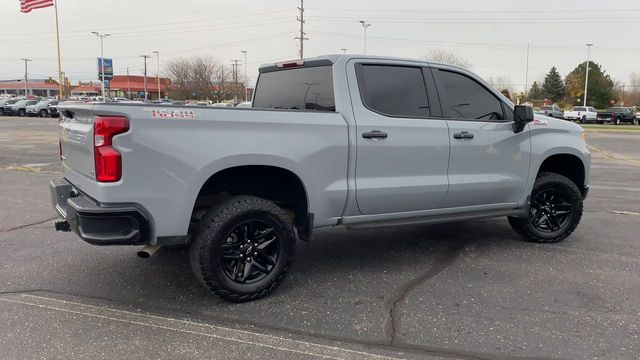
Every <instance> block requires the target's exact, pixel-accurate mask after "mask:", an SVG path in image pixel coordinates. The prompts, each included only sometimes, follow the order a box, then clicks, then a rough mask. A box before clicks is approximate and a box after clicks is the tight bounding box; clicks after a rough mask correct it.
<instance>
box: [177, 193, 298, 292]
mask: <svg viewBox="0 0 640 360" xmlns="http://www.w3.org/2000/svg"><path fill="white" fill-rule="evenodd" d="M296 239H297V236H296V231H295V228H294V226H293V221H292V220H291V219H290V217H289V216H287V214H286V213H285V212H284V211H283V210H282V209H281V208H279V207H278V206H276V205H275V204H274V203H272V202H270V201H267V200H265V199H261V198H258V197H254V196H234V197H231V198H229V199H228V200H226V201H224V202H223V203H221V204H219V205H217V206H214V207H212V208H211V209H209V210H208V211H207V213H206V214H205V215H204V217H203V218H202V220H201V222H200V225H199V227H198V230H197V232H196V234H195V237H194V240H193V242H192V243H191V245H190V248H189V257H190V261H191V267H192V269H193V271H194V273H195V275H196V277H197V278H198V280H199V281H200V283H202V284H203V285H204V286H205V287H206V288H208V289H209V290H210V291H211V292H212V293H214V294H215V295H218V296H220V297H221V298H223V299H225V300H229V301H234V302H244V301H251V300H256V299H259V298H261V297H263V296H265V295H267V294H269V293H270V292H271V291H273V290H274V289H275V288H276V287H278V285H280V283H282V281H283V280H284V278H285V277H286V275H287V273H288V272H289V269H290V268H291V265H292V263H293V258H294V256H295V249H296Z"/></svg>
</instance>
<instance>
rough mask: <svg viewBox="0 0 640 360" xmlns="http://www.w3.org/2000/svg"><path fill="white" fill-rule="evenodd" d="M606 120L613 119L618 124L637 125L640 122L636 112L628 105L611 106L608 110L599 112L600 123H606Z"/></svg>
mask: <svg viewBox="0 0 640 360" xmlns="http://www.w3.org/2000/svg"><path fill="white" fill-rule="evenodd" d="M605 121H611V122H612V123H614V124H616V125H620V124H621V123H629V124H631V125H636V124H637V123H638V121H637V119H636V114H634V113H633V111H631V109H629V108H626V107H610V108H609V109H607V111H602V112H599V113H598V124H604V122H605Z"/></svg>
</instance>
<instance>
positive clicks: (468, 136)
mask: <svg viewBox="0 0 640 360" xmlns="http://www.w3.org/2000/svg"><path fill="white" fill-rule="evenodd" d="M453 138H454V139H473V134H472V133H470V132H468V131H463V132H459V133H455V134H453Z"/></svg>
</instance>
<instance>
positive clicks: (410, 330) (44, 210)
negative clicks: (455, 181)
mask: <svg viewBox="0 0 640 360" xmlns="http://www.w3.org/2000/svg"><path fill="white" fill-rule="evenodd" d="M588 142H589V144H590V146H591V149H592V155H593V162H592V173H591V192H590V194H589V197H588V199H587V201H586V204H585V214H584V217H583V220H582V223H581V225H580V226H579V227H578V230H577V231H576V232H575V233H574V234H573V235H572V236H571V237H570V238H568V239H567V240H565V241H564V242H562V243H559V244H551V245H537V244H531V243H526V242H524V241H522V240H520V239H519V238H518V237H517V236H516V235H515V233H514V232H513V231H512V230H511V228H510V227H509V225H508V223H507V221H506V219H496V220H490V221H475V222H465V223H457V224H445V225H423V226H411V227H404V228H385V229H377V230H358V231H346V230H344V229H331V230H325V231H320V232H317V233H316V234H315V235H314V237H313V239H312V241H311V242H310V243H300V244H299V247H298V249H299V250H298V255H297V258H296V262H295V265H294V268H293V270H292V271H291V274H290V276H289V277H288V278H287V280H286V281H285V282H284V283H283V285H282V286H281V287H280V288H278V289H277V290H276V291H275V292H274V293H273V294H272V295H270V296H268V297H266V298H264V299H261V300H258V301H254V302H250V303H244V304H232V303H227V302H224V301H222V300H220V299H218V298H216V297H214V296H211V295H209V294H208V293H207V291H206V290H204V289H203V288H202V287H201V286H200V285H199V284H198V283H197V281H196V279H195V278H194V277H193V275H192V273H191V269H190V267H189V264H188V259H187V254H186V251H185V249H170V250H165V251H163V252H161V253H159V254H158V255H156V256H155V257H152V258H150V259H146V260H143V259H139V258H138V257H137V256H136V255H135V250H136V249H135V248H124V247H94V246H91V245H88V244H85V243H83V242H80V241H79V240H78V239H77V238H76V236H75V235H74V234H72V233H59V232H58V233H56V232H55V231H54V229H53V220H52V219H53V218H54V216H55V214H54V211H53V210H52V208H51V205H50V200H49V190H48V181H49V179H51V178H54V177H59V176H61V174H60V173H59V172H60V167H59V164H58V142H57V120H56V119H38V118H7V117H5V118H0V198H1V200H2V201H1V202H0V214H1V216H0V242H1V244H2V251H1V252H0V268H1V269H2V271H1V272H0V354H2V356H1V357H3V358H7V359H40V358H65V359H67V358H92V359H95V358H117V357H121V358H127V359H134V358H135V359H138V358H139V359H147V358H175V359H180V358H216V359H235V358H243V359H246V358H267V357H270V358H277V359H279V358H295V359H298V358H318V357H320V358H322V357H324V358H339V359H343V358H344V359H360V358H362V359H369V358H456V359H520V358H545V359H560V358H562V359H565V358H584V359H595V358H600V359H637V358H639V357H640V338H639V337H640V241H638V238H639V237H638V232H639V230H640V131H637V132H617V131H613V132H611V131H590V132H589V133H588Z"/></svg>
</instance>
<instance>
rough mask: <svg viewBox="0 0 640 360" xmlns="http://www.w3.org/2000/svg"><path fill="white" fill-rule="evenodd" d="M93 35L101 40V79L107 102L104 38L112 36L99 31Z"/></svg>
mask: <svg viewBox="0 0 640 360" xmlns="http://www.w3.org/2000/svg"><path fill="white" fill-rule="evenodd" d="M91 33H92V34H94V35H96V36H97V37H99V38H100V77H101V79H100V80H101V82H102V101H105V96H104V38H106V37H109V36H111V35H110V34H100V33H99V32H97V31H92V32H91Z"/></svg>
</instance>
